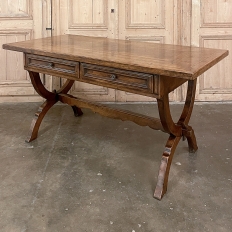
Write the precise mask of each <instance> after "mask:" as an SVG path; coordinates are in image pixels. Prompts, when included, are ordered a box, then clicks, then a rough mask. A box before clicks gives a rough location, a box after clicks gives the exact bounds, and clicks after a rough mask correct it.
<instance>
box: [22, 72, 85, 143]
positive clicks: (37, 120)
mask: <svg viewBox="0 0 232 232" xmlns="http://www.w3.org/2000/svg"><path fill="white" fill-rule="evenodd" d="M29 75H30V78H31V83H32V85H33V87H34V89H35V90H36V92H37V93H38V94H39V95H40V96H41V97H43V98H45V99H46V101H45V102H44V103H43V104H42V105H41V106H40V107H39V109H38V111H37V112H36V113H35V116H34V118H33V120H32V123H31V127H30V132H29V136H28V139H26V142H31V141H32V140H34V139H36V138H37V135H38V131H39V127H40V124H41V122H42V120H43V118H44V116H45V115H46V113H47V112H48V110H49V109H50V108H51V107H52V106H53V105H54V104H55V103H56V102H57V101H58V100H59V99H58V97H57V96H58V94H62V93H64V94H66V93H67V92H68V91H69V90H70V89H71V87H72V85H73V83H74V81H73V80H67V81H66V82H65V83H64V85H63V86H62V87H61V88H60V89H59V90H58V91H54V92H50V91H48V90H47V89H46V88H45V87H44V85H43V83H42V82H41V79H40V76H39V73H36V72H31V71H29ZM80 111H81V109H79V108H78V109H77V112H78V113H80Z"/></svg>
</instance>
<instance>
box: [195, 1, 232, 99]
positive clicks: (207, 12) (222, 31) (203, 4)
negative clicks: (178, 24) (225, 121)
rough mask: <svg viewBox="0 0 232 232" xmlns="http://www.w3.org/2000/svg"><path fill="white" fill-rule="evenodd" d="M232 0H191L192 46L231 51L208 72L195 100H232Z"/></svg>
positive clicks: (202, 79) (201, 81)
mask: <svg viewBox="0 0 232 232" xmlns="http://www.w3.org/2000/svg"><path fill="white" fill-rule="evenodd" d="M231 11H232V0H227V1H225V0H213V1H212V0H195V1H192V33H191V34H192V37H191V45H194V46H200V47H208V48H221V49H227V50H229V53H230V54H229V56H228V57H226V58H225V59H224V60H222V61H221V62H220V63H219V64H217V65H216V66H214V67H213V68H211V69H210V70H208V71H207V72H205V73H204V74H203V75H202V76H201V77H200V78H199V79H198V85H197V95H196V99H197V100H200V101H222V100H231V99H232V81H231V73H232V66H231V63H232V55H231V53H232V14H231Z"/></svg>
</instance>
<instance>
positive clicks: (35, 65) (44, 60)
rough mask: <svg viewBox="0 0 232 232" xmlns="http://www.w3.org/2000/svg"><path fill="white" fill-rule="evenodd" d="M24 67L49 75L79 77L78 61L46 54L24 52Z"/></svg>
mask: <svg viewBox="0 0 232 232" xmlns="http://www.w3.org/2000/svg"><path fill="white" fill-rule="evenodd" d="M25 69H26V70H29V71H35V72H41V73H45V74H49V75H59V76H61V77H62V76H63V77H67V76H71V77H75V78H78V77H79V63H78V62H74V61H69V60H62V59H56V58H51V57H46V56H37V55H31V54H26V59H25Z"/></svg>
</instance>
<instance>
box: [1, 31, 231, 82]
mask: <svg viewBox="0 0 232 232" xmlns="http://www.w3.org/2000/svg"><path fill="white" fill-rule="evenodd" d="M3 48H4V49H8V50H13V51H20V52H24V53H30V54H37V55H43V56H50V57H54V58H61V59H66V60H72V61H78V62H85V63H91V64H96V65H104V66H109V67H114V68H121V69H126V70H132V71H140V72H145V73H151V74H159V75H167V76H170V77H180V78H184V79H188V80H193V79H195V78H197V77H198V76H199V75H200V74H202V73H203V72H205V71H206V70H207V69H209V68H210V67H212V66H213V65H214V64H216V63H217V62H219V61H220V60H222V59H223V58H224V57H226V56H227V55H228V53H229V52H228V51H227V50H219V49H209V48H199V47H190V46H179V45H169V44H155V43H146V42H137V41H129V40H117V39H108V38H100V37H90V36H78V35H61V36H54V37H49V38H43V39H36V40H29V41H23V42H16V43H10V44H4V45H3Z"/></svg>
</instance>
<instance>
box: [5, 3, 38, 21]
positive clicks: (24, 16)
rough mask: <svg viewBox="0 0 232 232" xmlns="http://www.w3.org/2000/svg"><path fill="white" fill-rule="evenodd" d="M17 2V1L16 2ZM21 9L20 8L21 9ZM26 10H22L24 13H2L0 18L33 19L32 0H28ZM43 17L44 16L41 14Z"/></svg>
mask: <svg viewBox="0 0 232 232" xmlns="http://www.w3.org/2000/svg"><path fill="white" fill-rule="evenodd" d="M14 4H15V3H14ZM19 10H20V9H19ZM25 10H26V11H25V12H24V11H21V12H22V13H18V14H17V13H15V14H14V13H9V14H0V20H20V19H22V20H31V19H33V16H32V1H31V0H26V9H25ZM41 17H42V16H41Z"/></svg>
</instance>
